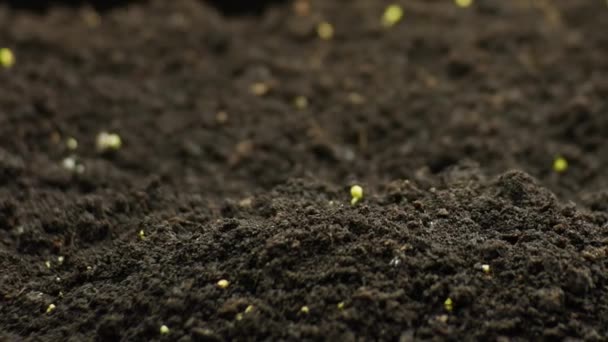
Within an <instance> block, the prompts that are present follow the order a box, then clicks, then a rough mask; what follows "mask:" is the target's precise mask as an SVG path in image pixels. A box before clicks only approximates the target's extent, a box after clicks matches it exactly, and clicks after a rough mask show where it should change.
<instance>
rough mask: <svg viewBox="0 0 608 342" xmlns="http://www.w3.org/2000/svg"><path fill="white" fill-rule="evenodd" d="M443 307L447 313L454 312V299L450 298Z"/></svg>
mask: <svg viewBox="0 0 608 342" xmlns="http://www.w3.org/2000/svg"><path fill="white" fill-rule="evenodd" d="M443 307H444V308H445V311H448V312H452V310H454V302H453V301H452V298H449V297H448V299H446V300H445V302H443Z"/></svg>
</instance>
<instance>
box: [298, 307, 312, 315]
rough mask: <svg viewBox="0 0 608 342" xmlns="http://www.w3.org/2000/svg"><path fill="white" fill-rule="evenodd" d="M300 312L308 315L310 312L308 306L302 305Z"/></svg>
mask: <svg viewBox="0 0 608 342" xmlns="http://www.w3.org/2000/svg"><path fill="white" fill-rule="evenodd" d="M300 312H301V313H303V314H305V315H308V313H309V312H310V309H309V308H308V306H306V305H304V306H303V307H301V308H300Z"/></svg>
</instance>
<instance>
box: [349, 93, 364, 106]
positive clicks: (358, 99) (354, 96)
mask: <svg viewBox="0 0 608 342" xmlns="http://www.w3.org/2000/svg"><path fill="white" fill-rule="evenodd" d="M348 101H349V102H350V103H351V104H353V105H361V104H363V103H365V97H363V95H361V94H359V93H355V92H352V93H349V94H348Z"/></svg>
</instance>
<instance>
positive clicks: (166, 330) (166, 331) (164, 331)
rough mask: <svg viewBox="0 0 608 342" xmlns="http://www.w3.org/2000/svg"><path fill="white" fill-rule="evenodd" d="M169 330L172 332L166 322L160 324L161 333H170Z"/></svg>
mask: <svg viewBox="0 0 608 342" xmlns="http://www.w3.org/2000/svg"><path fill="white" fill-rule="evenodd" d="M169 332H171V330H169V327H168V326H166V325H164V324H163V325H161V326H160V334H161V335H167V334H169Z"/></svg>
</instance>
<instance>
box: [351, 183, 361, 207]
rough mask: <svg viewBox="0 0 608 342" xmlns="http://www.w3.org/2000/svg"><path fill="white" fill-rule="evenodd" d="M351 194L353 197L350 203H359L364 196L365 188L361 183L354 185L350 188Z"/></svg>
mask: <svg viewBox="0 0 608 342" xmlns="http://www.w3.org/2000/svg"><path fill="white" fill-rule="evenodd" d="M350 195H351V197H352V199H351V201H350V203H351V204H352V205H355V204H357V202H359V200H361V199H362V198H363V188H362V187H361V186H359V185H353V186H352V187H351V188H350Z"/></svg>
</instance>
